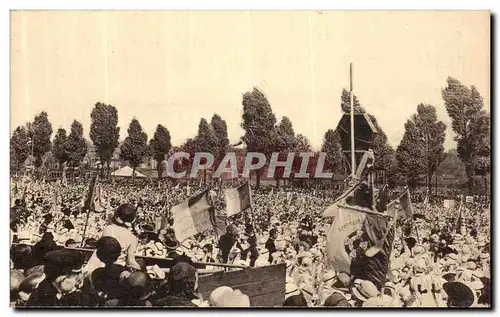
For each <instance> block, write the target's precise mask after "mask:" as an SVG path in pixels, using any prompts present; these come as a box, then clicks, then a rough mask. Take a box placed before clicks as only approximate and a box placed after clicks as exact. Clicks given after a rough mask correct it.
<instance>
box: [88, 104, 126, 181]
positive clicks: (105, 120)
mask: <svg viewBox="0 0 500 317" xmlns="http://www.w3.org/2000/svg"><path fill="white" fill-rule="evenodd" d="M90 118H91V121H92V122H91V124H90V139H91V140H92V143H93V144H94V147H95V149H96V152H97V155H98V156H99V158H100V159H101V161H102V162H103V163H104V162H106V164H107V166H108V172H109V164H110V162H111V157H112V156H113V152H114V151H115V149H116V147H117V146H118V138H119V137H120V127H118V111H117V110H116V108H115V107H113V106H112V105H106V104H104V103H101V102H98V103H96V105H95V107H94V109H92V113H91V114H90Z"/></svg>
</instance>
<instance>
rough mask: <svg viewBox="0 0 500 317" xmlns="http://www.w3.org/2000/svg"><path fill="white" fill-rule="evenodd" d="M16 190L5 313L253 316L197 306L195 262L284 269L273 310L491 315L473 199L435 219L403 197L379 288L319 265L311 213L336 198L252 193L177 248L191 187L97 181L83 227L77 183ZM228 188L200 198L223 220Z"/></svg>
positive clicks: (222, 293) (219, 296)
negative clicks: (87, 309) (152, 309)
mask: <svg viewBox="0 0 500 317" xmlns="http://www.w3.org/2000/svg"><path fill="white" fill-rule="evenodd" d="M21 183H22V185H17V186H16V189H15V190H13V193H12V195H11V197H12V201H13V206H12V208H11V223H10V228H11V241H12V247H11V252H10V257H11V302H12V303H13V305H14V306H16V307H34V306H146V307H147V306H161V307H165V306H189V307H195V306H198V307H207V306H213V307H249V306H251V305H252V303H251V300H250V298H249V296H248V295H246V294H243V293H242V292H241V291H239V290H234V289H232V288H230V287H228V286H223V285H221V287H219V288H217V289H215V290H214V291H213V292H212V293H211V294H210V296H209V298H202V296H201V294H200V293H199V291H198V288H199V285H198V274H199V272H198V271H197V270H196V268H195V264H194V263H197V262H203V263H212V264H213V265H212V266H207V269H208V270H213V271H218V270H228V268H221V267H218V266H217V265H216V264H217V263H226V264H233V265H234V267H235V268H232V269H230V270H239V269H241V267H263V266H268V265H275V264H281V263H284V264H285V265H286V281H285V285H284V288H285V297H284V302H283V306H308V307H322V306H333V307H489V306H490V305H491V303H490V297H489V296H490V287H491V283H490V210H489V204H485V203H484V201H481V200H480V199H479V198H478V197H474V199H475V200H474V201H475V202H468V203H465V202H462V204H461V203H460V201H461V199H460V196H459V195H458V194H456V193H450V195H449V196H448V197H449V198H451V199H454V201H455V204H454V206H452V207H451V208H445V206H444V205H443V202H442V200H439V199H435V200H432V199H425V197H426V196H423V195H420V194H417V193H415V195H412V200H414V201H415V203H414V204H413V213H414V214H413V219H412V221H411V222H409V223H404V224H401V225H400V226H398V227H397V231H396V234H395V239H394V242H393V248H392V253H391V255H390V262H389V270H388V274H387V280H386V281H385V283H384V284H383V285H382V287H377V286H375V285H374V284H373V283H372V282H371V281H367V280H357V279H354V278H353V277H352V276H350V275H349V274H346V273H345V272H337V271H335V270H334V269H332V268H331V267H329V266H328V265H327V264H326V262H327V261H325V256H326V255H325V247H326V243H327V232H328V230H329V227H330V224H331V219H323V218H322V213H323V211H324V210H325V209H326V208H327V207H328V206H330V205H331V204H332V203H333V202H334V201H335V199H336V198H337V197H338V195H339V194H340V192H339V191H333V190H330V189H328V190H325V189H315V188H294V187H285V188H281V189H277V188H274V187H273V188H272V189H270V188H265V187H261V188H258V189H255V188H253V189H252V209H251V210H250V211H247V212H243V213H240V214H237V215H235V216H232V217H230V218H228V219H226V223H225V225H224V226H223V227H222V228H218V229H215V228H214V229H213V230H208V231H206V232H202V233H200V234H198V235H195V236H193V237H191V238H189V239H187V240H184V241H177V239H176V238H175V231H174V230H173V229H172V227H171V226H172V222H173V219H172V217H171V215H170V214H169V212H168V211H169V210H170V208H171V207H172V206H175V205H176V204H178V203H180V202H182V201H183V200H185V199H186V198H188V197H190V196H192V195H194V194H196V193H197V192H199V191H200V190H202V189H204V188H203V186H200V185H199V184H198V183H197V182H196V183H195V182H192V183H191V184H171V183H168V182H160V183H157V182H152V181H143V180H140V181H139V180H136V181H135V182H131V181H130V180H104V181H101V180H100V181H99V185H98V189H97V190H96V192H98V195H99V200H98V204H96V206H95V208H93V209H95V210H93V211H92V212H91V214H90V215H89V217H87V212H86V211H85V210H84V204H85V197H86V194H87V191H88V187H89V184H88V181H83V180H82V181H70V182H69V183H67V184H61V183H60V182H43V181H33V180H30V181H25V182H19V184H21ZM231 186H235V183H230V182H229V183H225V184H218V185H217V186H215V187H213V188H212V189H211V190H210V192H211V195H212V199H213V202H214V205H215V209H216V212H217V213H218V214H220V215H222V216H223V215H224V209H225V206H224V199H223V191H222V189H223V187H231ZM396 194H397V192H395V194H394V195H396ZM462 201H463V200H462ZM478 201H480V202H478ZM459 209H460V211H459ZM87 220H88V222H87ZM165 222H166V223H165ZM160 223H162V225H159V224H160ZM80 247H83V248H86V249H91V250H93V251H94V253H93V254H92V256H91V257H90V259H89V260H87V259H86V258H85V257H84V256H83V255H82V253H81V252H77V251H75V250H70V249H71V248H80ZM139 255H140V256H146V257H161V258H172V259H174V263H173V264H172V266H171V268H170V270H168V272H167V271H165V270H163V269H162V268H160V267H158V265H153V266H147V265H146V264H145V263H143V262H142V261H141V259H140V257H138V256H139ZM236 267H237V268H236ZM205 273H206V272H205Z"/></svg>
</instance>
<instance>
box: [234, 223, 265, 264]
mask: <svg viewBox="0 0 500 317" xmlns="http://www.w3.org/2000/svg"><path fill="white" fill-rule="evenodd" d="M245 235H246V236H247V237H248V240H247V243H248V245H249V246H248V248H247V249H245V250H241V258H242V259H243V260H246V259H247V257H248V255H249V254H250V266H251V267H255V262H256V261H257V258H258V257H259V251H258V249H257V236H256V235H255V232H254V228H253V226H252V225H251V224H247V225H246V226H245ZM268 257H269V255H268Z"/></svg>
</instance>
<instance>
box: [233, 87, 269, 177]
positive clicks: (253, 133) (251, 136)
mask: <svg viewBox="0 0 500 317" xmlns="http://www.w3.org/2000/svg"><path fill="white" fill-rule="evenodd" d="M242 105H243V115H242V119H243V121H242V123H241V127H242V128H243V129H244V130H245V135H244V136H243V138H242V140H243V141H244V142H245V143H246V147H247V151H248V152H259V153H264V154H265V155H266V157H267V158H268V159H269V158H270V156H271V153H272V152H273V150H274V149H275V146H276V140H277V131H276V130H277V129H276V128H275V125H276V116H275V115H274V113H273V111H272V109H271V104H270V103H269V101H268V100H267V98H266V96H265V95H264V93H263V92H262V91H260V90H259V89H258V88H255V87H254V89H253V90H252V92H246V93H244V94H243V100H242ZM261 172H262V169H261V170H260V171H256V175H257V187H258V186H259V185H260V174H261Z"/></svg>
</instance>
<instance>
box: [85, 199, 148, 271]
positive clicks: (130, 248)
mask: <svg viewBox="0 0 500 317" xmlns="http://www.w3.org/2000/svg"><path fill="white" fill-rule="evenodd" d="M136 216H137V211H136V208H135V207H134V206H133V205H131V204H122V205H120V206H119V207H118V208H117V209H116V211H115V213H114V215H113V217H112V218H111V221H110V223H109V224H108V226H106V227H105V228H104V230H103V232H102V237H113V238H115V239H116V240H118V242H119V243H120V246H121V252H120V256H119V257H118V259H117V260H116V262H115V264H118V265H123V266H126V267H130V268H133V269H137V270H140V269H141V267H140V265H139V263H137V261H136V260H135V254H136V251H137V246H138V239H137V237H136V236H135V235H134V234H133V223H134V221H135V219H136ZM103 266H104V264H103V263H102V262H101V261H99V259H98V258H97V256H96V254H95V252H94V254H93V255H92V257H91V258H90V260H89V263H88V264H87V267H86V271H87V272H92V271H93V270H95V269H96V268H98V267H103Z"/></svg>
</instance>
